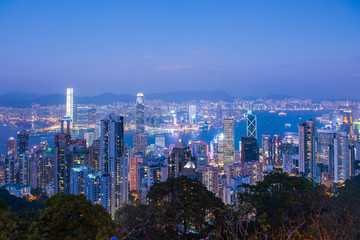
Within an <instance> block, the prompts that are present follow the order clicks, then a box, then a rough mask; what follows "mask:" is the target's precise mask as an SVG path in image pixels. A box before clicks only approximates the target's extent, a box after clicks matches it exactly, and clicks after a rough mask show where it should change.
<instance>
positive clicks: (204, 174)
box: [198, 166, 219, 196]
mask: <svg viewBox="0 0 360 240" xmlns="http://www.w3.org/2000/svg"><path fill="white" fill-rule="evenodd" d="M198 172H199V173H200V175H201V182H202V183H203V184H204V185H205V187H206V188H207V189H208V190H209V191H211V192H213V193H214V194H215V195H216V196H219V168H218V167H214V166H203V167H201V168H199V169H198Z"/></svg>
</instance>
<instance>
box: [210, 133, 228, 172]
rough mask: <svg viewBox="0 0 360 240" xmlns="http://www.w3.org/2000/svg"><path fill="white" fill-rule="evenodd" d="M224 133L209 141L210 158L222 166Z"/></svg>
mask: <svg viewBox="0 0 360 240" xmlns="http://www.w3.org/2000/svg"><path fill="white" fill-rule="evenodd" d="M224 151H225V144H224V134H223V133H221V134H218V135H216V136H215V137H214V139H213V140H212V141H211V143H210V159H211V160H212V161H213V163H215V164H216V165H218V166H224Z"/></svg>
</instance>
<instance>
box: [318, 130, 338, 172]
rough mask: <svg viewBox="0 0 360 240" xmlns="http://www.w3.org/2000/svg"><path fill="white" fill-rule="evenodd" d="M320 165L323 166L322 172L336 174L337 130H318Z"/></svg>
mask: <svg viewBox="0 0 360 240" xmlns="http://www.w3.org/2000/svg"><path fill="white" fill-rule="evenodd" d="M317 132H318V164H319V165H322V166H321V168H322V171H325V172H328V173H333V172H334V139H335V138H336V130H333V129H327V128H324V129H318V130H317Z"/></svg>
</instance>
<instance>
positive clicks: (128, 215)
mask: <svg viewBox="0 0 360 240" xmlns="http://www.w3.org/2000/svg"><path fill="white" fill-rule="evenodd" d="M147 197H148V199H149V202H150V203H149V204H148V205H136V206H126V207H124V208H122V209H120V211H118V212H117V214H116V216H117V217H116V220H117V222H118V223H119V224H120V226H121V227H122V229H123V232H122V235H123V236H125V237H126V236H129V237H131V238H135V239H156V238H157V239H177V238H183V239H200V238H204V237H207V236H209V235H210V233H211V231H212V230H213V223H214V221H215V220H216V217H217V214H218V213H219V212H220V210H221V209H223V208H224V204H223V203H222V201H221V200H220V199H219V198H217V197H216V196H215V195H214V194H213V193H212V192H209V191H208V190H207V189H206V188H205V187H204V185H203V184H202V183H201V182H199V181H197V180H192V179H190V178H188V177H186V176H181V177H178V178H169V179H168V180H167V181H166V182H160V183H156V184H154V186H152V187H151V189H150V191H149V193H148V196H147Z"/></svg>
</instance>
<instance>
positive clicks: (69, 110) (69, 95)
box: [66, 88, 74, 121]
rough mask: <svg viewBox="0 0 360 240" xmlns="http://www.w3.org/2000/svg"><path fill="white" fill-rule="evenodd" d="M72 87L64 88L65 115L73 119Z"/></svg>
mask: <svg viewBox="0 0 360 240" xmlns="http://www.w3.org/2000/svg"><path fill="white" fill-rule="evenodd" d="M73 94H74V89H72V88H68V89H66V115H67V116H70V118H71V120H72V121H74V95H73Z"/></svg>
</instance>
